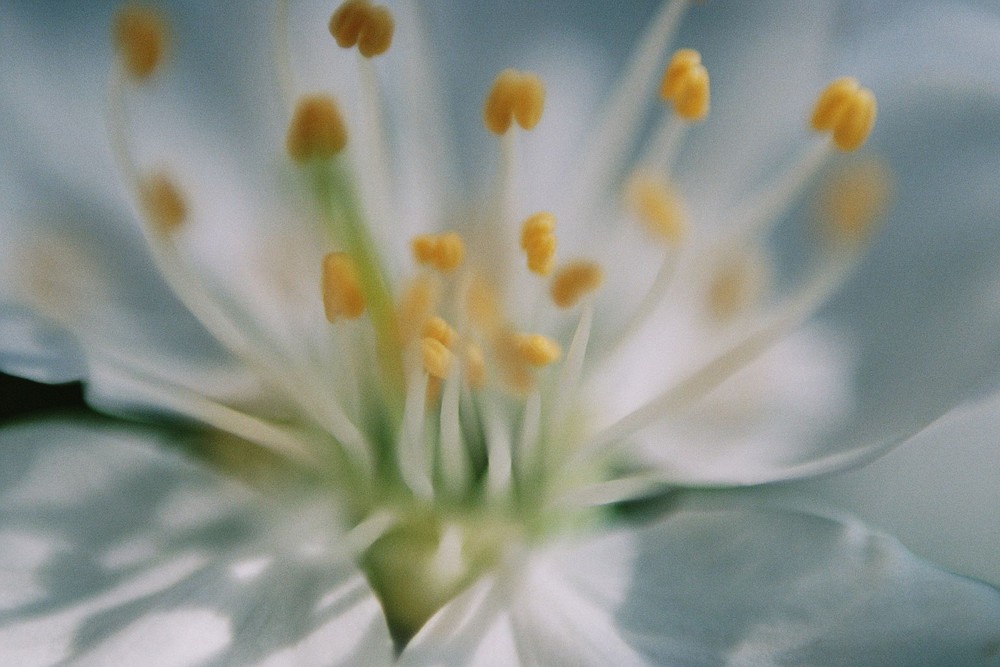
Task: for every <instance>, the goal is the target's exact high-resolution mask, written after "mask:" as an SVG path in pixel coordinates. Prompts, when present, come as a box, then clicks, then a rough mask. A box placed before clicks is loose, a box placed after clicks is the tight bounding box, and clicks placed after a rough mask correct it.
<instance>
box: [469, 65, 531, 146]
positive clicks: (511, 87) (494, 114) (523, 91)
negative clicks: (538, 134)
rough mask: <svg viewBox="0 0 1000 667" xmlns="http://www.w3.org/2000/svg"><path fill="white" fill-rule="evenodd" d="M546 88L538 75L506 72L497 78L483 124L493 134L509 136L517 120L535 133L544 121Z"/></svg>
mask: <svg viewBox="0 0 1000 667" xmlns="http://www.w3.org/2000/svg"><path fill="white" fill-rule="evenodd" d="M544 107H545V85H544V84H543V83H542V80H541V79H539V78H538V75H536V74H533V73H531V72H519V71H517V70H515V69H505V70H503V71H502V72H500V74H498V75H497V78H496V80H495V81H494V82H493V87H492V88H491V89H490V92H489V94H488V95H487V96H486V102H485V104H484V105H483V124H484V125H485V126H486V129H487V130H489V131H490V132H492V133H493V134H497V135H500V134H506V133H507V130H509V129H510V126H511V124H512V123H513V122H514V121H515V120H516V121H517V124H518V125H520V126H521V128H522V129H525V130H531V129H533V128H534V127H535V125H537V124H538V121H540V120H541V119H542V111H543V109H544Z"/></svg>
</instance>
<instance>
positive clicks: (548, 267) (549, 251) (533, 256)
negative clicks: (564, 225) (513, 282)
mask: <svg viewBox="0 0 1000 667" xmlns="http://www.w3.org/2000/svg"><path fill="white" fill-rule="evenodd" d="M555 228H556V219H555V216H553V215H552V214H551V213H535V214H534V215H531V216H529V217H528V218H527V219H526V220H525V221H524V223H523V224H522V225H521V248H522V249H523V250H524V253H525V255H527V257H528V270H530V271H531V272H532V273H537V274H538V275H540V276H547V275H549V274H550V273H552V265H553V263H554V262H555V256H556V235H555V233H554V232H555Z"/></svg>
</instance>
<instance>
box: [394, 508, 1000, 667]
mask: <svg viewBox="0 0 1000 667" xmlns="http://www.w3.org/2000/svg"><path fill="white" fill-rule="evenodd" d="M730 501H731V502H730ZM736 502H737V496H736V495H732V496H729V500H728V501H726V503H727V504H729V505H730V508H728V509H726V508H723V509H719V508H718V506H719V505H720V504H719V503H712V501H709V502H707V503H700V504H697V505H696V504H694V503H692V504H691V505H690V506H688V507H684V508H682V509H680V510H678V511H677V512H675V513H674V514H673V515H671V516H670V517H669V518H667V519H665V520H661V521H659V522H657V523H655V524H653V525H650V526H646V527H640V528H636V529H635V530H619V531H616V532H614V533H611V534H608V535H604V536H599V537H594V538H589V539H584V540H578V541H575V542H568V543H564V544H560V545H555V546H551V547H548V548H542V550H541V551H540V552H537V553H533V554H530V555H528V556H527V557H526V560H525V561H524V562H519V563H518V565H517V567H516V568H514V569H513V570H512V572H515V573H516V574H510V573H508V574H501V575H498V577H497V578H496V579H495V580H492V581H489V582H481V583H480V584H479V585H477V586H476V587H473V588H472V589H470V590H469V591H467V592H466V593H465V594H463V595H462V596H460V597H459V598H458V599H456V600H455V601H453V602H452V603H450V604H449V606H447V607H445V608H444V609H443V610H442V611H441V612H439V614H438V615H437V616H436V617H435V618H434V619H432V620H431V621H430V622H429V624H428V626H427V627H425V628H424V630H423V631H421V633H420V634H419V635H418V636H417V637H416V638H415V639H414V641H413V643H411V645H410V646H409V647H407V649H406V651H404V653H403V661H404V662H405V661H406V660H407V659H414V660H417V659H418V658H419V659H420V660H426V661H427V663H428V664H442V665H444V664H483V665H486V664H498V661H499V662H500V663H502V664H526V665H527V664H552V665H591V664H593V665H602V664H616V665H664V664H671V665H673V664H683V665H706V666H707V665H722V664H725V665H757V664H768V665H800V664H810V665H856V664H880V665H908V664H962V665H992V664H996V661H997V659H998V656H1000V629H998V628H1000V593H998V591H996V590H995V589H993V588H990V587H989V586H987V585H984V584H981V583H977V582H975V581H971V580H968V579H964V578H961V577H957V576H953V575H950V574H947V573H944V572H942V571H939V570H937V569H935V568H934V567H932V566H930V565H928V564H926V563H924V562H922V561H919V560H917V559H916V558H914V557H913V556H912V555H911V554H909V553H908V552H907V551H905V549H903V547H902V546H901V545H899V544H898V543H897V542H895V541H894V540H892V539H890V538H888V537H885V536H882V535H879V534H876V533H872V532H869V531H868V530H867V529H865V528H863V527H862V526H860V525H858V524H857V523H854V522H841V521H837V520H833V519H829V518H825V517H821V516H814V515H807V514H800V513H795V512H789V511H777V510H767V509H761V508H759V507H758V508H752V507H744V508H740V507H739V506H737V505H736ZM712 504H715V505H716V508H712V507H711V505H712ZM434 649H436V652H435V650H434Z"/></svg>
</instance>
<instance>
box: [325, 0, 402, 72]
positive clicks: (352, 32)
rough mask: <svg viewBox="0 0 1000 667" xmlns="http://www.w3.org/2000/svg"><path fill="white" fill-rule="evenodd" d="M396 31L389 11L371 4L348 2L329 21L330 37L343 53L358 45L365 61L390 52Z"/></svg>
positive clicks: (366, 1)
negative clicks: (344, 50) (331, 36)
mask: <svg viewBox="0 0 1000 667" xmlns="http://www.w3.org/2000/svg"><path fill="white" fill-rule="evenodd" d="M394 30H395V21H394V20H393V18H392V14H391V13H390V12H389V10H388V9H386V8H385V7H383V6H381V5H373V4H372V3H371V2H369V0H347V2H345V3H344V4H342V5H341V6H340V7H338V8H337V11H335V12H334V13H333V15H332V16H331V17H330V34H331V35H333V38H334V39H335V40H337V45H338V46H340V47H341V48H344V49H349V48H352V47H354V46H355V45H357V47H358V51H359V52H360V53H361V55H362V56H364V57H365V58H372V57H374V56H378V55H381V54H383V53H385V52H386V51H388V50H389V46H390V45H391V44H392V35H393V32H394Z"/></svg>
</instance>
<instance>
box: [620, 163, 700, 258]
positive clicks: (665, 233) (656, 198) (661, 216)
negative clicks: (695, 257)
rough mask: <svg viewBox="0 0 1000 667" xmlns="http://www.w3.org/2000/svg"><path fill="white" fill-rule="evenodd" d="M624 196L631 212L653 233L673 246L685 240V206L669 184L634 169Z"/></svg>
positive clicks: (652, 175)
mask: <svg viewBox="0 0 1000 667" xmlns="http://www.w3.org/2000/svg"><path fill="white" fill-rule="evenodd" d="M625 198H626V200H627V203H628V206H629V209H630V210H631V211H632V214H633V215H635V216H636V217H637V218H639V220H640V221H641V222H642V223H643V224H644V225H645V226H646V229H648V230H649V232H650V233H651V234H652V235H653V236H655V237H656V238H658V239H660V240H662V241H665V242H666V243H668V244H670V245H672V246H677V245H680V243H681V241H683V240H684V235H685V233H686V232H687V221H686V218H685V216H684V209H683V207H682V205H681V201H680V197H678V196H677V194H676V193H675V192H674V190H673V188H672V187H671V186H670V184H669V183H667V182H666V181H664V180H663V179H660V178H658V177H657V176H655V175H654V174H652V173H647V172H637V173H635V174H634V175H633V176H632V178H631V179H629V182H628V185H627V187H626V192H625Z"/></svg>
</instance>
